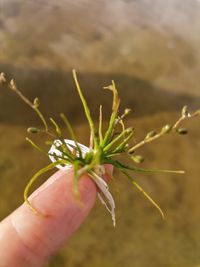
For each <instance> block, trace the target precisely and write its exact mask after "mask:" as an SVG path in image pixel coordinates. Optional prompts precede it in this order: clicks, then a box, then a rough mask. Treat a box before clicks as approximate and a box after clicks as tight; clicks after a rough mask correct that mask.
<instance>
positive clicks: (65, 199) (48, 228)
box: [0, 165, 112, 267]
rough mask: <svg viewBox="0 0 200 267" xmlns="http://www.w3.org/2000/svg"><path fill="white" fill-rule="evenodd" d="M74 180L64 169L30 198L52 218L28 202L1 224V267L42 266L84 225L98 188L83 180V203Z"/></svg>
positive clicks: (85, 178) (81, 190)
mask: <svg viewBox="0 0 200 267" xmlns="http://www.w3.org/2000/svg"><path fill="white" fill-rule="evenodd" d="M106 173H107V174H106V175H105V177H104V178H105V179H108V178H109V176H110V175H111V173H112V166H111V165H106ZM72 179H73V171H72V170H67V172H66V171H63V170H60V171H58V172H56V173H55V174H54V175H53V176H51V177H50V178H49V179H48V180H47V181H46V182H45V183H44V184H43V185H42V186H41V187H39V188H38V189H37V190H36V191H35V192H34V193H33V194H32V195H31V196H30V200H31V203H32V204H33V206H34V207H35V208H36V209H37V210H38V211H39V212H41V213H42V214H48V215H49V216H38V215H36V214H34V213H33V212H32V211H31V210H30V209H29V207H28V206H27V205H26V204H25V203H24V204H23V205H22V206H20V207H19V208H18V209H17V210H15V211H14V212H13V213H12V214H10V215H9V216H8V217H7V218H5V219H4V220H3V221H2V222H1V223H0V248H1V249H0V267H31V266H34V267H39V266H42V265H43V264H44V262H46V261H47V260H48V259H49V257H50V256H51V255H53V254H55V252H56V251H57V250H58V249H59V248H60V247H61V246H62V245H63V244H64V243H65V242H66V241H67V240H68V239H69V237H70V236H71V235H72V234H73V233H74V232H75V231H76V230H77V229H78V228H79V226H80V225H81V224H82V223H83V222H84V220H85V219H86V217H87V215H88V214H89V212H90V210H91V208H92V207H93V205H94V203H95V199H96V193H97V189H96V186H95V184H94V182H93V181H92V180H91V178H89V177H88V176H87V175H84V176H83V177H81V179H80V181H79V192H80V200H81V204H80V203H79V202H78V201H77V200H76V198H75V196H74V193H73V190H72V183H73V181H72Z"/></svg>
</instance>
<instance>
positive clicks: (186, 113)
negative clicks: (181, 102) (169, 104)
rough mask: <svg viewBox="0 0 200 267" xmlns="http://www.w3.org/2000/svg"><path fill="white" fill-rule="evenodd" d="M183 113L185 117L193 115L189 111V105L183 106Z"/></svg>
mask: <svg viewBox="0 0 200 267" xmlns="http://www.w3.org/2000/svg"><path fill="white" fill-rule="evenodd" d="M181 114H182V117H184V118H188V117H190V116H191V115H190V113H189V111H188V106H184V107H183V108H182V112H181Z"/></svg>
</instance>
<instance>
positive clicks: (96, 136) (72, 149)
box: [0, 70, 200, 226]
mask: <svg viewBox="0 0 200 267" xmlns="http://www.w3.org/2000/svg"><path fill="white" fill-rule="evenodd" d="M72 73H73V78H74V82H75V85H76V90H77V92H78V95H79V97H80V100H81V102H82V105H83V108H84V111H85V116H86V118H87V121H88V125H89V128H90V145H89V147H86V146H84V145H82V144H80V143H78V141H77V138H76V136H75V133H74V131H73V128H72V126H71V124H70V122H69V120H68V119H67V117H66V116H65V115H64V114H63V113H62V114H60V117H61V119H62V121H63V123H64V124H65V125H66V127H67V129H68V133H69V136H70V139H66V138H65V136H64V134H63V132H62V130H61V128H60V126H59V125H58V124H57V123H56V121H55V120H54V119H53V118H50V120H49V122H50V123H51V124H52V126H53V127H54V130H53V131H52V130H50V127H49V125H48V122H47V120H46V119H45V117H44V115H43V114H42V113H41V111H40V102H39V99H38V98H35V99H34V101H33V102H32V101H30V100H29V99H28V98H27V97H25V96H24V94H22V92H21V91H20V90H19V89H18V87H17V84H16V82H15V81H14V80H13V79H12V80H10V81H7V79H6V76H5V74H4V73H1V74H0V82H1V83H6V84H7V85H8V88H9V89H11V90H12V91H13V92H14V93H16V94H17V95H18V96H19V97H20V98H21V99H22V100H23V101H24V102H25V103H26V104H27V105H28V106H29V107H30V108H32V109H33V110H34V111H35V112H36V113H37V115H38V116H39V118H40V120H41V121H42V123H43V128H41V129H40V128H36V127H29V128H28V129H27V131H28V133H32V134H39V133H45V134H46V135H47V137H48V139H49V138H51V139H52V141H51V142H49V141H48V145H49V146H50V148H48V150H47V151H46V150H44V149H43V148H41V147H39V146H38V145H37V144H36V143H34V142H33V141H32V140H31V139H30V138H26V140H27V141H28V142H29V143H30V144H31V145H32V146H33V147H34V148H36V149H37V150H39V151H40V152H41V153H43V154H44V155H46V156H48V157H49V158H50V160H51V161H52V162H51V163H50V164H49V165H47V166H46V167H44V168H42V169H41V170H39V171H38V172H37V173H36V174H35V175H34V176H33V177H32V178H31V179H30V181H29V183H28V185H27V186H26V188H25V191H24V200H25V202H26V203H27V205H28V206H29V207H30V209H31V210H32V211H33V212H35V213H37V214H38V213H39V212H38V211H37V210H36V209H35V208H34V207H33V206H32V204H31V203H30V201H29V199H28V195H29V191H30V189H31V186H32V184H33V183H34V182H35V181H36V180H37V179H38V177H40V176H41V175H42V174H44V173H45V172H47V171H49V170H51V169H53V168H55V167H57V168H59V169H63V170H65V169H68V168H69V167H70V168H71V166H73V171H74V176H73V191H74V194H75V196H77V197H79V191H78V181H79V179H80V178H81V176H82V175H83V174H85V173H87V174H88V175H89V176H90V177H91V179H92V180H93V181H94V182H95V183H96V185H97V187H98V188H99V189H100V190H99V193H98V196H99V199H100V201H101V202H102V203H103V204H104V205H105V206H106V208H107V209H108V211H109V212H110V213H111V216H112V220H113V225H114V226H115V223H116V222H115V202H114V199H113V197H112V195H111V193H110V191H109V187H108V185H107V182H106V181H104V179H103V175H104V174H105V168H104V165H105V164H111V165H113V166H114V167H115V168H116V169H118V170H119V171H120V172H121V173H123V174H124V175H125V176H126V177H127V178H128V179H129V180H130V182H131V183H132V184H133V185H134V186H135V187H136V188H137V189H139V190H140V191H141V192H142V194H143V195H144V196H145V197H146V198H147V199H148V200H149V201H150V202H151V203H152V204H153V205H154V206H155V207H156V208H157V209H158V211H159V212H160V214H161V216H162V218H164V214H163V211H162V209H161V208H160V207H159V205H158V204H157V203H156V202H155V201H154V200H153V199H152V198H151V197H150V195H149V194H148V193H147V192H145V191H144V189H143V188H142V187H141V186H140V185H139V184H138V183H137V182H136V180H135V179H134V178H133V177H132V175H131V172H132V171H133V172H134V171H135V172H160V173H177V174H182V173H184V171H181V170H157V169H144V168H140V167H137V166H136V164H139V163H141V162H143V160H144V159H143V157H142V156H141V155H138V154H137V150H138V149H139V148H140V147H142V146H144V145H145V144H147V143H150V142H152V141H154V140H156V139H159V138H161V137H163V136H165V135H166V134H169V133H170V132H177V133H179V134H186V133H187V129H185V128H179V125H180V123H182V121H184V120H186V119H190V118H193V117H196V116H199V115H200V110H197V111H194V112H193V113H190V112H189V111H188V108H187V106H184V107H183V109H182V111H181V116H180V118H179V119H178V120H177V121H176V122H175V123H173V124H166V125H164V126H163V127H161V129H159V130H158V131H157V132H155V131H150V132H148V133H147V134H146V136H145V137H144V138H143V139H142V140H141V141H139V142H136V141H135V139H134V129H133V128H132V127H128V128H127V127H126V126H125V124H124V119H125V117H126V116H127V115H128V114H129V113H130V109H125V110H124V112H123V113H122V114H119V105H120V99H119V95H118V91H117V88H116V85H115V83H114V81H112V83H111V85H109V86H107V87H104V89H105V90H109V91H111V92H112V95H113V100H112V112H111V116H110V120H109V123H108V128H107V130H106V131H104V132H103V130H102V129H103V127H102V124H103V118H102V117H103V116H102V106H101V105H100V108H99V121H98V127H96V126H95V124H94V121H93V120H92V117H91V114H90V109H89V107H88V104H87V101H86V99H85V97H84V95H83V92H82V90H81V87H80V85H79V82H78V79H77V75H76V71H75V70H73V71H72ZM132 140H133V143H134V144H131V141H132ZM119 156H124V157H125V158H127V159H129V160H130V161H131V164H129V165H128V164H125V163H124V162H122V161H121V160H119ZM120 158H121V157H120Z"/></svg>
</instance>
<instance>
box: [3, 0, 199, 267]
mask: <svg viewBox="0 0 200 267" xmlns="http://www.w3.org/2000/svg"><path fill="white" fill-rule="evenodd" d="M155 2H156V4H155ZM0 3H1V13H0V40H1V53H0V70H2V71H5V72H6V73H8V76H9V77H15V79H16V80H17V83H18V85H19V86H20V88H21V89H22V90H23V91H24V92H25V93H26V94H27V95H28V96H29V97H30V98H33V97H35V96H39V97H40V99H41V103H42V110H43V111H44V113H45V114H48V116H52V115H53V116H54V117H55V118H58V115H59V113H60V112H61V111H63V112H65V113H66V114H67V115H68V117H69V118H70V119H71V121H72V122H73V124H74V126H75V129H76V132H77V133H81V134H78V138H79V140H80V142H82V143H84V144H86V145H87V144H88V138H87V136H88V127H87V125H86V123H85V119H84V115H83V111H82V108H81V105H80V101H79V99H78V97H77V94H76V92H75V90H74V85H73V81H72V77H71V73H70V71H71V69H72V68H73V67H76V68H77V69H78V71H79V72H80V74H79V76H80V81H81V84H82V87H83V88H84V92H85V95H86V97H87V99H88V102H89V104H90V106H91V110H92V113H93V114H94V118H95V119H97V117H98V113H97V111H98V107H99V104H103V105H104V119H105V123H106V121H107V119H108V117H109V114H110V109H111V106H110V100H111V96H110V95H109V93H107V92H104V91H102V90H101V88H102V87H103V86H104V85H108V84H109V83H110V80H111V79H114V80H115V81H116V83H117V85H118V87H119V93H120V96H121V102H122V108H121V110H123V108H125V107H130V108H131V109H132V110H133V112H132V114H131V116H130V118H129V120H128V122H127V124H129V125H132V126H134V128H135V129H136V138H137V139H140V138H142V137H143V136H144V134H145V133H146V132H147V131H149V130H152V129H159V128H160V127H162V126H163V125H164V124H166V123H168V122H174V121H175V120H176V118H177V116H178V115H179V114H178V112H179V110H180V109H181V107H182V106H183V105H185V104H188V105H189V106H190V108H191V109H194V108H197V107H199V106H200V101H199V100H200V99H199V97H200V90H199V80H200V76H199V70H200V61H199V60H200V57H199V55H200V49H199V47H200V46H199V43H200V39H199V34H198V33H199V29H200V19H199V18H200V16H199V15H200V3H199V2H198V1H195V0H193V1H179V0H174V1H161V0H156V1H154V4H152V1H145V0H144V1H125V0H124V1H120V0H117V1H115V2H114V1H110V2H109V3H108V2H106V1H93V2H91V1H88V0H79V1H74V2H73V3H72V2H71V1H67V0H63V1H61V0H59V1H57V2H56V4H55V2H54V1H40V0H37V1H30V0H29V1H22V0H21V1H20V0H15V1H11V0H7V1H1V2H0ZM105 3H106V4H105ZM36 11H37V12H36ZM30 14H31V16H30ZM41 20H42V22H43V23H41ZM2 52H3V53H2ZM97 95H98V97H97ZM0 106H1V110H0V136H1V138H0V148H1V149H0V174H1V175H0V218H4V217H5V216H6V215H8V214H9V213H10V212H11V211H12V210H13V209H15V208H16V207H17V206H18V205H20V204H21V203H22V201H23V199H22V195H23V189H24V187H25V185H26V183H27V181H28V179H29V177H30V176H31V175H32V174H34V173H35V172H36V171H37V170H38V169H39V168H40V167H43V166H44V165H45V164H46V163H48V160H47V159H46V158H44V157H43V155H40V154H38V153H37V151H34V150H33V149H32V148H31V147H30V146H29V145H28V144H26V143H25V141H24V137H25V136H26V131H25V130H26V128H27V127H28V126H30V125H37V124H38V120H37V118H36V117H35V116H34V114H33V113H32V111H31V110H28V107H26V106H25V105H24V104H23V103H22V102H21V101H20V100H18V99H17V98H16V96H15V95H13V94H12V92H9V91H8V90H7V89H6V88H1V91H0ZM199 125H200V124H199V120H198V119H195V120H193V121H191V122H189V123H187V125H186V126H188V128H189V129H190V131H189V135H188V136H178V135H172V136H170V135H169V136H166V138H165V139H164V138H163V139H162V140H160V141H158V142H157V143H154V144H151V145H149V146H147V147H146V148H145V149H143V150H142V151H141V153H142V154H144V156H145V162H144V166H146V167H154V168H156V167H159V168H172V169H184V170H186V174H185V175H181V176H180V175H146V174H145V175H138V174H134V176H135V178H136V179H137V181H138V182H140V184H142V185H143V186H144V188H145V189H146V191H147V192H149V193H150V194H151V195H152V196H153V197H154V198H155V200H156V201H157V202H158V203H159V204H160V206H161V207H162V208H163V210H164V212H165V215H166V220H165V221H162V220H161V218H160V216H159V214H158V213H157V211H156V210H155V209H154V208H153V207H152V206H151V205H150V204H149V203H148V202H147V201H146V199H145V198H144V197H143V196H142V195H141V194H140V193H139V192H138V191H137V190H136V189H135V188H132V187H131V186H130V184H129V182H128V181H127V180H126V179H125V178H123V177H122V176H121V175H119V173H117V172H115V173H114V176H115V178H116V179H115V180H114V181H112V183H111V188H112V191H113V195H114V197H115V199H116V205H117V227H116V228H115V229H114V228H113V227H112V222H111V219H110V217H109V215H108V214H107V212H106V211H105V210H104V208H103V207H102V206H101V205H100V204H99V203H98V202H97V204H96V207H95V208H94V210H93V211H92V213H91V215H90V216H89V218H88V219H87V221H86V222H85V224H84V225H83V226H82V227H81V229H80V230H79V231H78V233H77V234H76V235H75V236H74V237H73V238H72V239H71V240H70V242H69V243H68V244H67V245H66V246H65V247H64V248H63V249H62V250H61V251H60V252H59V253H58V254H57V255H56V256H55V257H54V258H53V259H52V260H51V261H50V262H49V265H48V266H51V267H64V266H73V267H76V266H77V267H78V266H82V267H84V266H87V267H90V266H91V267H102V266H103V267H107V266H108V267H118V266H127V267H129V266H130V267H132V266H140V267H143V266H144V267H146V266H150V267H151V266H152V267H155V266H166V267H179V266H183V267H184V266H185V267H198V266H200V253H199V251H200V241H199V240H200V228H199V221H200V209H199V203H200V195H199V188H200V180H199V172H200V166H199V156H200V154H199V151H200V138H199V136H200V127H199ZM39 141H41V140H39ZM156 144H157V145H156ZM27 159H29V160H27ZM35 162H37V166H36V165H35ZM102 233H105V234H104V235H102Z"/></svg>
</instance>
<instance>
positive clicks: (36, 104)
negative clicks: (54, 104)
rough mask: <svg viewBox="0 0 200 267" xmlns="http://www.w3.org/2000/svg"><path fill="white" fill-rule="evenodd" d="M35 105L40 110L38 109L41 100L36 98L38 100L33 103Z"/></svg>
mask: <svg viewBox="0 0 200 267" xmlns="http://www.w3.org/2000/svg"><path fill="white" fill-rule="evenodd" d="M33 105H34V107H35V108H38V107H39V105H40V101H39V98H37V97H36V98H35V99H34V101H33Z"/></svg>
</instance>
